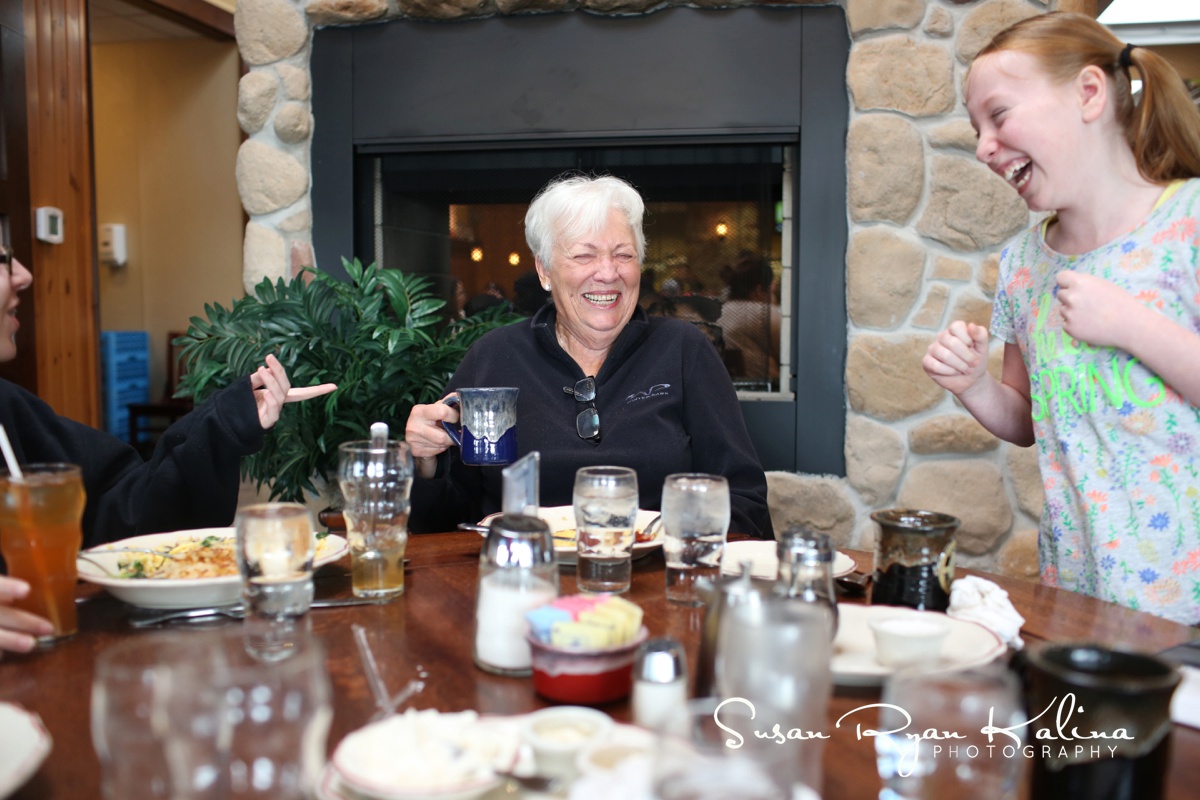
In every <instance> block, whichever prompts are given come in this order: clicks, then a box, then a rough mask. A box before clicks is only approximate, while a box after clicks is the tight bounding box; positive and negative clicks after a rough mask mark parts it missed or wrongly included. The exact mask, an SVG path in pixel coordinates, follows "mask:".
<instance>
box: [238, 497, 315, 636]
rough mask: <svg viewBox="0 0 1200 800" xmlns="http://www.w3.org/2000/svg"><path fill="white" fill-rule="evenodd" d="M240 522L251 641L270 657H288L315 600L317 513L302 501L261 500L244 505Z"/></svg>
mask: <svg viewBox="0 0 1200 800" xmlns="http://www.w3.org/2000/svg"><path fill="white" fill-rule="evenodd" d="M234 525H235V526H236V527H237V560H238V571H239V572H240V573H241V576H242V602H243V603H245V606H246V619H245V624H244V630H245V634H246V647H248V648H251V649H252V650H254V651H255V652H256V653H257V654H258V656H259V657H261V658H264V659H282V658H286V657H287V656H288V653H289V652H290V650H291V649H292V648H293V647H294V639H295V636H296V635H297V633H298V632H299V630H300V629H301V628H302V627H303V623H304V622H305V621H306V618H305V615H306V614H307V613H308V609H309V606H310V605H312V599H313V579H312V578H313V556H314V553H315V552H316V544H317V540H316V536H315V535H314V534H313V521H312V514H310V513H309V511H308V509H307V508H305V507H304V506H302V505H300V504H299V503H261V504H259V505H252V506H246V507H245V508H242V509H240V510H239V511H238V513H237V516H236V517H235V521H234Z"/></svg>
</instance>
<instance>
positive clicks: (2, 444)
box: [0, 425, 25, 481]
mask: <svg viewBox="0 0 1200 800" xmlns="http://www.w3.org/2000/svg"><path fill="white" fill-rule="evenodd" d="M0 449H2V450H4V460H5V461H6V462H8V474H10V475H12V476H13V477H14V478H15V479H17V480H19V481H23V480H25V473H23V472H21V465H20V464H18V463H17V455H16V453H14V452H13V449H12V442H10V441H9V440H8V431H6V430H4V426H3V425H0Z"/></svg>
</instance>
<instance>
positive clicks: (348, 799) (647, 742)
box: [316, 714, 808, 800]
mask: <svg viewBox="0 0 1200 800" xmlns="http://www.w3.org/2000/svg"><path fill="white" fill-rule="evenodd" d="M528 717H529V714H518V715H514V716H491V715H486V714H485V715H483V716H482V717H481V721H483V722H488V723H501V724H505V725H511V726H512V729H513V730H514V731H519V730H521V728H522V723H523V722H524V721H525V720H526V719H528ZM518 735H519V734H518ZM605 742H631V743H638V744H640V745H642V746H644V747H646V749H647V752H648V753H651V752H653V747H654V737H653V734H651V733H649V732H648V731H646V730H644V729H642V728H638V727H636V726H633V725H626V724H624V723H620V722H618V723H616V724H614V725H613V726H612V729H611V730H610V731H609V734H608V738H607V739H606V740H605ZM603 743H604V742H597V743H596V744H603ZM519 753H520V755H519V757H518V759H517V763H516V765H515V766H514V767H513V773H515V774H517V775H536V774H538V772H539V770H538V766H537V763H536V761H535V759H534V757H533V752H532V748H531V747H530V746H529V743H528V742H527V741H522V742H521V746H520V749H519ZM647 778H649V775H647ZM582 779H583V778H582V777H581V778H577V779H576V780H582ZM511 787H516V784H511ZM511 787H510V784H508V783H507V782H504V781H500V782H499V783H497V784H495V785H493V786H491V787H489V788H487V789H486V790H485V791H484V792H483V793H482V794H480V793H479V792H477V791H475V790H474V789H464V790H458V791H453V790H452V791H447V792H444V793H439V794H436V795H432V796H433V797H436V799H437V800H468V798H478V800H551V799H552V798H562V797H565V796H566V794H565V792H563V791H561V790H559V791H556V792H555V793H553V794H547V793H542V792H532V791H530V790H528V789H522V788H519V787H518V788H516V789H515V791H514V790H513V789H512V788H511ZM650 789H651V787H650V786H649V784H648V783H647V786H646V792H645V796H646V797H649V796H650ZM316 799H317V800H371V795H369V794H367V795H364V794H361V793H356V792H354V791H353V790H352V789H350V788H349V787H347V786H346V785H345V784H344V783H343V782H342V779H341V777H340V775H339V773H338V770H337V768H336V767H334V765H333V762H332V761H330V762H329V763H328V764H326V765H325V768H324V769H323V770H322V771H321V776H320V778H319V780H318V781H317V791H316ZM805 800H808V799H807V798H805Z"/></svg>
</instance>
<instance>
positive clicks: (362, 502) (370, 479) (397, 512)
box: [338, 440, 413, 600]
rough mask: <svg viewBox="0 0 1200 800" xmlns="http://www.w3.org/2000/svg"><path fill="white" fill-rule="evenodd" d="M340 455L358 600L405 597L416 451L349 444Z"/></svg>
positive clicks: (388, 444) (399, 444)
mask: <svg viewBox="0 0 1200 800" xmlns="http://www.w3.org/2000/svg"><path fill="white" fill-rule="evenodd" d="M338 451H339V460H338V486H339V487H340V488H341V490H342V498H343V499H344V501H345V505H344V506H343V508H342V513H343V515H344V517H345V519H346V539H347V540H348V541H349V544H350V565H351V566H350V569H351V582H352V588H353V591H354V596H355V597H370V598H376V599H380V600H383V599H387V598H391V597H396V596H398V595H400V594H402V593H403V592H404V550H405V548H406V547H407V545H408V510H409V493H410V491H411V490H412V481H413V460H412V451H411V450H409V447H408V445H407V444H406V443H405V442H398V441H384V442H383V443H382V444H372V442H371V441H370V440H362V441H354V442H345V443H343V444H342V445H341V446H339V447H338Z"/></svg>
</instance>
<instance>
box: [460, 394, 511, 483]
mask: <svg viewBox="0 0 1200 800" xmlns="http://www.w3.org/2000/svg"><path fill="white" fill-rule="evenodd" d="M518 391H520V390H519V389H514V388H511V387H506V386H501V387H493V388H487V389H456V390H455V392H454V394H452V395H450V396H449V397H447V398H446V399H445V400H443V401H442V402H443V403H445V404H446V405H448V406H458V413H459V425H457V426H455V425H449V424H447V423H445V422H443V423H442V427H443V428H445V429H446V433H448V434H450V438H451V439H453V440H454V443H455V444H456V445H458V446H459V447H460V448H462V462H463V463H464V464H468V465H470V466H474V467H498V466H503V465H504V464H511V463H512V462H514V461H516V460H517V392H518Z"/></svg>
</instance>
